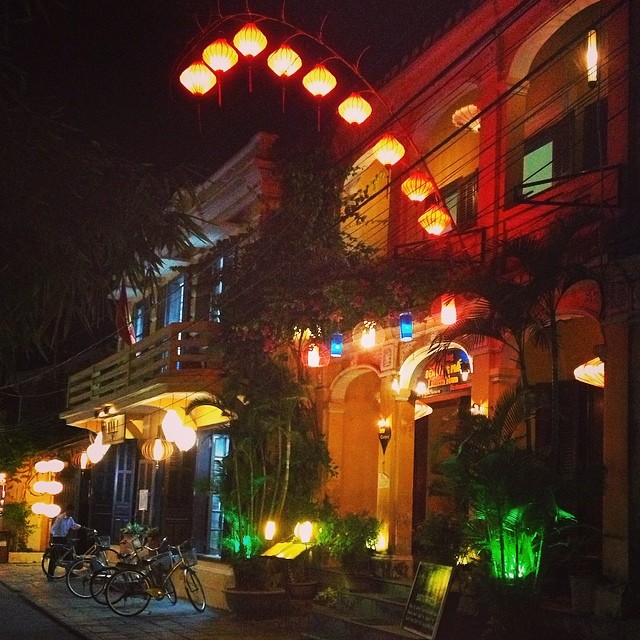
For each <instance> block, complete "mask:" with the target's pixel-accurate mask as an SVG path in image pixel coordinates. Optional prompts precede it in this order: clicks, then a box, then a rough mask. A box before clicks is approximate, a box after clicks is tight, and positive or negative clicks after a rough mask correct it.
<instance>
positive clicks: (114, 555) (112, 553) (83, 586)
mask: <svg viewBox="0 0 640 640" xmlns="http://www.w3.org/2000/svg"><path fill="white" fill-rule="evenodd" d="M89 551H92V549H90V550H89ZM143 551H154V550H153V549H151V548H150V547H147V546H145V545H144V544H143V543H142V542H141V541H138V540H136V541H135V543H134V545H133V552H131V553H121V552H120V551H118V550H116V549H113V548H112V547H111V544H110V539H109V537H108V536H104V537H99V543H98V546H97V549H96V550H95V552H93V553H91V552H87V553H83V554H82V555H80V556H78V559H77V560H76V561H75V562H73V563H72V564H71V565H70V566H69V568H68V570H67V575H66V582H67V587H68V588H69V591H71V593H73V594H74V595H76V596H78V597H80V598H90V597H91V596H92V593H91V590H90V581H91V577H92V575H93V574H94V573H96V572H100V571H105V570H107V569H109V568H115V566H116V565H117V564H118V563H120V562H124V561H126V562H137V560H138V558H139V555H138V554H139V553H141V552H143ZM109 575H111V574H110V573H109ZM105 604H106V602H105Z"/></svg>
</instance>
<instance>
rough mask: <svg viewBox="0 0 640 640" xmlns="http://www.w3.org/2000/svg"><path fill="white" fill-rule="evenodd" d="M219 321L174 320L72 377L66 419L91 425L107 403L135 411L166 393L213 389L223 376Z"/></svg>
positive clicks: (70, 422) (68, 391)
mask: <svg viewBox="0 0 640 640" xmlns="http://www.w3.org/2000/svg"><path fill="white" fill-rule="evenodd" d="M218 328H219V325H217V324H216V323H213V322H208V321H204V322H197V323H190V322H182V323H174V324H170V325H168V326H166V327H163V328H162V329H160V330H158V331H156V332H155V333H153V334H152V335H150V336H148V337H146V338H144V339H143V340H141V341H139V342H136V343H135V344H133V345H131V346H129V347H126V348H124V349H122V350H120V351H118V352H117V353H115V354H114V355H112V356H110V357H108V358H105V359H104V360H101V361H100V362H98V363H96V364H94V365H93V366H91V367H88V368H87V369H83V370H82V371H78V372H77V373H75V374H73V375H72V376H70V378H69V382H68V387H67V405H66V408H65V411H64V412H63V413H62V414H61V417H62V418H63V419H64V420H66V421H67V422H68V423H69V424H73V425H76V426H86V427H89V424H88V423H89V422H90V421H92V420H94V419H95V416H96V411H97V410H98V409H99V408H100V407H102V406H105V405H114V406H115V407H116V408H117V409H118V410H125V409H127V410H132V412H133V413H135V407H139V410H140V411H141V412H144V409H143V407H144V406H146V405H148V404H153V401H154V399H155V398H158V397H160V396H163V395H167V394H194V393H198V392H211V391H212V387H213V386H215V384H216V382H217V381H218V380H219V379H220V376H221V372H220V358H219V356H218V355H217V351H216V348H215V345H216V336H217V333H218V331H217V330H218Z"/></svg>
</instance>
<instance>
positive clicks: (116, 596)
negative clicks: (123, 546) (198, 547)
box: [106, 540, 207, 616]
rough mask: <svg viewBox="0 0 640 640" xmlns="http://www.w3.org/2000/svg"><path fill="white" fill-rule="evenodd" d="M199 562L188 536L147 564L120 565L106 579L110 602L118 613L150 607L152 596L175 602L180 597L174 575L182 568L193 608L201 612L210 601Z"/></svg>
mask: <svg viewBox="0 0 640 640" xmlns="http://www.w3.org/2000/svg"><path fill="white" fill-rule="evenodd" d="M174 552H175V554H174ZM197 562H198V557H197V555H196V552H195V550H194V549H193V546H192V543H191V540H186V541H185V542H183V543H181V544H179V545H177V546H170V547H169V551H168V552H167V553H163V554H160V555H158V556H156V557H154V558H151V559H149V561H148V562H147V563H146V566H145V567H141V568H138V567H132V568H123V569H118V570H117V571H116V572H115V573H114V574H113V575H112V576H111V577H110V578H109V580H108V581H107V585H106V600H107V604H108V605H109V608H110V609H111V610H112V611H113V612H114V613H117V614H118V615H121V616H135V615H137V614H139V613H141V612H142V611H144V610H145V609H146V608H147V606H148V604H149V602H150V600H151V598H152V597H153V598H154V599H156V600H162V599H163V598H164V597H165V596H166V597H168V598H169V600H170V601H171V602H172V603H174V602H175V601H174V598H176V600H177V597H176V595H175V587H174V585H173V581H172V576H173V575H174V574H175V573H176V572H178V571H182V577H183V580H184V588H185V592H186V594H187V598H188V599H189V602H190V603H191V605H192V606H193V608H194V609H195V610H196V611H197V612H199V613H201V612H202V611H204V610H205V608H206V606H207V601H206V598H205V593H204V589H203V588H202V583H201V582H200V578H198V574H197V573H196V570H195V569H194V567H195V565H196V564H197ZM154 565H155V566H154Z"/></svg>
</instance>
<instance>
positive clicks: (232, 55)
mask: <svg viewBox="0 0 640 640" xmlns="http://www.w3.org/2000/svg"><path fill="white" fill-rule="evenodd" d="M202 59H203V60H204V61H205V62H206V64H207V66H208V67H209V68H210V69H213V70H214V71H221V72H222V73H224V72H225V71H229V69H231V67H233V66H234V65H235V64H236V63H237V62H238V54H237V53H236V50H235V49H234V48H233V47H232V46H231V45H230V44H229V43H228V42H227V41H226V40H225V39H224V38H218V39H217V40H215V41H214V42H212V43H211V44H210V45H209V46H208V47H207V48H206V49H205V50H204V51H203V52H202Z"/></svg>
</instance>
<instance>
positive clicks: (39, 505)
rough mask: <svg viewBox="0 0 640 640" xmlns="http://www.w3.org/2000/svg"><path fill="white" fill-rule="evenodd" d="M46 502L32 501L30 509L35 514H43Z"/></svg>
mask: <svg viewBox="0 0 640 640" xmlns="http://www.w3.org/2000/svg"><path fill="white" fill-rule="evenodd" d="M46 507H47V504H46V503H45V502H34V503H33V504H32V505H31V511H32V512H33V513H35V514H36V515H37V516H43V515H44V512H45V510H46Z"/></svg>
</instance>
